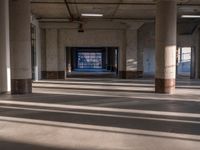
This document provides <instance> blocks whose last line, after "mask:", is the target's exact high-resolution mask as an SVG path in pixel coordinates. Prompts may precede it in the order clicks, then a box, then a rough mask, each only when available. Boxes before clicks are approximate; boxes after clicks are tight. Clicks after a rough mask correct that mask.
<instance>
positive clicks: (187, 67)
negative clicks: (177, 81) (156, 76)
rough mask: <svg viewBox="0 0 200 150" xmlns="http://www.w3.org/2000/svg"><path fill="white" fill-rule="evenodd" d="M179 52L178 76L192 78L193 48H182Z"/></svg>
mask: <svg viewBox="0 0 200 150" xmlns="http://www.w3.org/2000/svg"><path fill="white" fill-rule="evenodd" d="M177 52H178V53H177V75H184V76H190V73H191V57H192V48H191V47H180V48H179V49H178V51H177Z"/></svg>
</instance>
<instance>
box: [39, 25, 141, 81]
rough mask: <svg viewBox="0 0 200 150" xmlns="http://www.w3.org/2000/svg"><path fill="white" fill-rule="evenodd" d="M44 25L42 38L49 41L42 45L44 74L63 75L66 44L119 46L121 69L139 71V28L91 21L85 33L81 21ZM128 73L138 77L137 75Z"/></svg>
mask: <svg viewBox="0 0 200 150" xmlns="http://www.w3.org/2000/svg"><path fill="white" fill-rule="evenodd" d="M40 26H41V30H42V32H41V35H42V39H41V41H43V43H46V44H45V45H43V44H42V72H43V77H47V78H52V79H53V78H63V77H62V76H63V75H64V73H63V72H64V70H65V68H66V47H118V48H119V58H118V59H119V70H120V71H122V72H124V71H125V72H126V70H127V71H132V72H137V28H135V27H134V28H127V25H126V24H124V23H121V22H111V21H109V22H108V21H107V22H103V23H102V22H101V23H99V22H89V23H85V24H83V27H84V32H83V33H80V32H78V24H75V23H41V24H40ZM129 29H130V30H129ZM126 57H127V60H126ZM44 60H45V61H44ZM45 62H46V63H45ZM126 66H127V67H126ZM128 76H130V78H131V77H132V78H134V77H136V76H135V75H134V74H128Z"/></svg>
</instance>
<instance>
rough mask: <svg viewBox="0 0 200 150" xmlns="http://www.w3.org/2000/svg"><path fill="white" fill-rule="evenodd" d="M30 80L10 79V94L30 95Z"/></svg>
mask: <svg viewBox="0 0 200 150" xmlns="http://www.w3.org/2000/svg"><path fill="white" fill-rule="evenodd" d="M31 93H32V79H12V80H11V94H31Z"/></svg>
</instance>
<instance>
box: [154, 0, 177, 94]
mask: <svg viewBox="0 0 200 150" xmlns="http://www.w3.org/2000/svg"><path fill="white" fill-rule="evenodd" d="M176 28H177V4H176V0H158V1H157V13H156V76H155V92H156V93H166V94H173V93H174V92H175V82H176V81H175V78H176Z"/></svg>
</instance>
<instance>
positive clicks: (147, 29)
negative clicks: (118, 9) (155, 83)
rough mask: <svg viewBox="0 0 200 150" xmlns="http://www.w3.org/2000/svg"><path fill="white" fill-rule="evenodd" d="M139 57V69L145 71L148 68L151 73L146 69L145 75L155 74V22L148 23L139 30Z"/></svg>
mask: <svg viewBox="0 0 200 150" xmlns="http://www.w3.org/2000/svg"><path fill="white" fill-rule="evenodd" d="M147 57H148V59H147ZM137 58H138V70H139V71H141V72H143V73H144V68H145V69H146V68H147V70H149V73H147V71H146V70H145V75H146V74H147V75H154V73H155V72H153V71H155V60H153V59H154V58H155V23H146V24H144V25H143V26H142V27H141V28H140V29H139V30H138V53H137ZM144 59H145V60H144ZM144 65H148V66H144Z"/></svg>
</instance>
